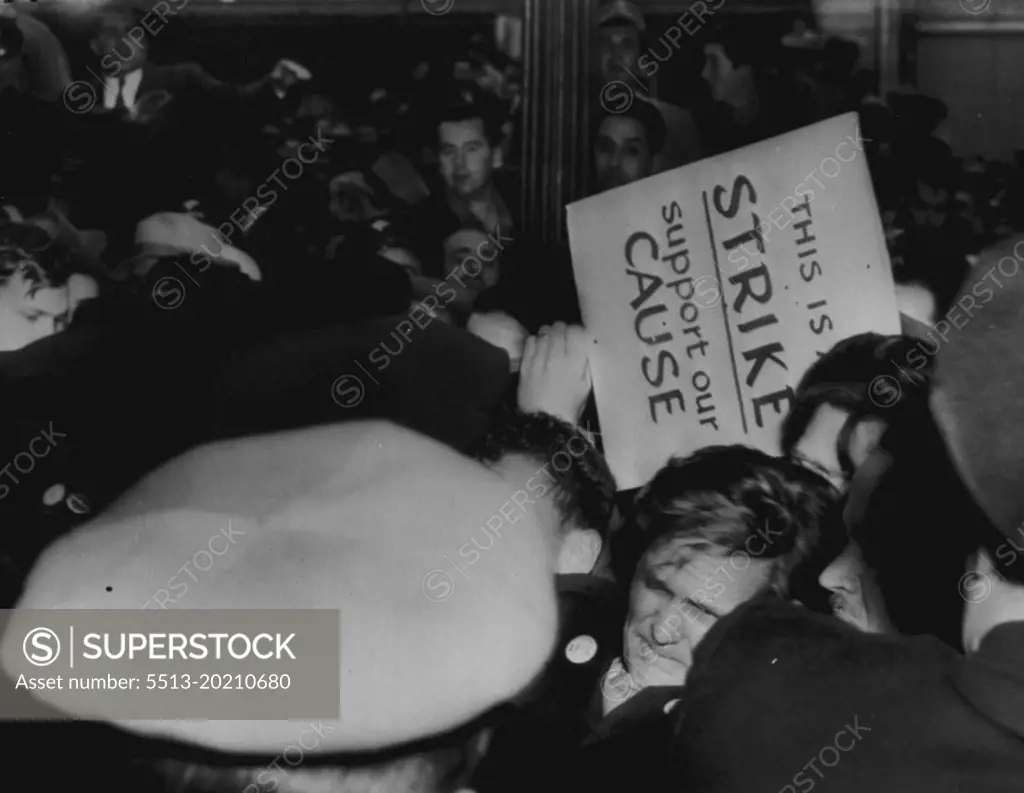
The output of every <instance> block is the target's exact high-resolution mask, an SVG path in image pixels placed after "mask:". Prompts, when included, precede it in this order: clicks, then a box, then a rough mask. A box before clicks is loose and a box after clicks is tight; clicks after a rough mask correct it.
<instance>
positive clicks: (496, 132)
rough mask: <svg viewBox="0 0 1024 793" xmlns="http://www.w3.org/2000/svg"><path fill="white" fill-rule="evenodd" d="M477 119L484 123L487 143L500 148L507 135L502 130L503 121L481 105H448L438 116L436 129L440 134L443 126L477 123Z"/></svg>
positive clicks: (465, 103)
mask: <svg viewBox="0 0 1024 793" xmlns="http://www.w3.org/2000/svg"><path fill="white" fill-rule="evenodd" d="M477 119H479V120H480V121H481V122H483V126H484V137H485V138H487V142H488V143H489V144H490V145H491V147H492V148H497V147H498V146H500V145H501V142H502V141H503V140H504V138H505V134H504V132H502V129H501V121H500V120H499V119H497V118H496V117H495V116H494V114H493V113H492V112H491V111H490V110H489V109H487V108H485V107H483V106H482V105H479V104H471V103H468V102H462V103H458V104H451V105H447V106H446V107H445V108H444V109H443V110H442V111H441V112H440V114H438V116H437V119H436V122H435V124H434V128H435V130H436V131H437V133H438V134H440V130H441V125H442V124H457V123H461V122H464V121H475V120H477Z"/></svg>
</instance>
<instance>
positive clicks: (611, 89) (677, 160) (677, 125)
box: [597, 0, 704, 173]
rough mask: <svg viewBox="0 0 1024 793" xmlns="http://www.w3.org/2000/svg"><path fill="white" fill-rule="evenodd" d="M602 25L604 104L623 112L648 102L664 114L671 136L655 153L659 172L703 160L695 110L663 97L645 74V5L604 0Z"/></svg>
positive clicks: (599, 19) (600, 49)
mask: <svg viewBox="0 0 1024 793" xmlns="http://www.w3.org/2000/svg"><path fill="white" fill-rule="evenodd" d="M597 24H598V66H599V75H600V78H601V81H602V86H601V88H600V92H601V93H600V98H601V105H602V107H604V108H605V109H606V110H610V111H612V112H622V111H625V110H626V109H628V108H629V107H631V106H633V105H635V104H637V103H644V104H646V105H648V106H650V107H653V108H654V109H656V110H657V111H658V112H659V113H660V114H661V116H662V118H663V120H664V124H665V128H666V130H667V134H666V135H665V139H664V142H663V145H662V146H661V147H660V148H659V149H658V150H657V151H656V152H655V156H654V173H660V172H661V171H667V170H671V169H672V168H678V167H679V166H680V165H686V164H687V163H691V162H696V161H697V160H699V159H701V157H702V156H703V153H704V152H703V147H702V146H701V140H700V133H699V131H698V129H697V122H696V121H695V119H694V117H693V114H692V113H691V112H689V111H688V110H684V109H683V108H681V107H677V106H676V105H672V104H669V103H668V102H663V101H661V100H660V99H658V98H657V90H656V86H655V85H654V79H653V78H647V77H645V76H644V74H643V71H642V70H641V69H640V67H639V64H638V61H639V59H640V53H641V47H642V45H643V38H644V33H645V31H646V30H647V23H646V21H645V19H644V15H643V12H641V10H640V7H639V6H638V5H637V4H636V3H634V2H629V1H628V0H614V2H608V3H605V4H604V5H602V6H601V7H600V8H599V9H598V11H597Z"/></svg>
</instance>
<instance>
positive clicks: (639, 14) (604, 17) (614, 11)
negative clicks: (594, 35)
mask: <svg viewBox="0 0 1024 793" xmlns="http://www.w3.org/2000/svg"><path fill="white" fill-rule="evenodd" d="M614 22H618V23H622V24H628V25H633V26H634V27H635V28H637V29H638V30H641V31H643V30H646V29H647V23H646V22H645V21H644V13H643V11H641V10H640V6H639V5H638V4H637V3H633V2H630V0H612V2H610V3H605V4H604V5H602V6H601V7H600V8H598V9H597V24H598V25H599V26H604V25H611V24H612V23H614Z"/></svg>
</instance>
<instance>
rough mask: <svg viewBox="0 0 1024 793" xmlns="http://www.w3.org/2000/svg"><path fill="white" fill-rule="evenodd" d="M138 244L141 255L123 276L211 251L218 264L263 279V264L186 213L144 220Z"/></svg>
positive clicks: (210, 254) (137, 229)
mask: <svg viewBox="0 0 1024 793" xmlns="http://www.w3.org/2000/svg"><path fill="white" fill-rule="evenodd" d="M135 244H136V245H137V246H138V248H139V253H138V255H136V256H135V257H133V258H132V259H131V260H129V262H127V263H125V264H123V265H121V267H120V268H118V269H119V271H121V272H122V273H123V272H124V271H125V270H126V269H132V270H134V269H135V268H136V267H139V266H142V265H143V264H144V263H145V262H147V261H151V260H153V259H156V258H159V257H161V256H169V255H174V254H182V253H184V254H189V255H191V254H194V253H202V254H203V255H207V252H209V259H210V260H211V261H212V262H213V263H215V264H219V265H222V266H229V267H234V268H236V269H238V270H240V271H241V272H242V274H243V275H246V276H248V277H249V278H250V279H251V280H253V281H260V280H262V278H263V276H262V273H261V272H260V268H259V265H257V264H256V261H255V260H254V259H253V258H252V257H251V256H250V255H249V254H247V253H245V251H241V250H239V249H238V248H235V247H234V246H232V245H228V244H227V243H226V242H225V240H224V238H223V237H222V236H221V235H220V233H219V232H218V231H217V230H216V229H215V228H213V226H208V225H206V224H205V223H203V222H202V221H201V220H199V219H198V218H197V217H196V216H195V215H191V214H188V213H186V212H158V213H157V214H155V215H150V216H149V217H148V218H146V219H145V220H142V221H141V222H140V223H139V225H138V226H137V227H136V229H135ZM204 247H205V249H206V250H205V251H204V250H203V249H204ZM214 251H216V255H214V253H213V252H214Z"/></svg>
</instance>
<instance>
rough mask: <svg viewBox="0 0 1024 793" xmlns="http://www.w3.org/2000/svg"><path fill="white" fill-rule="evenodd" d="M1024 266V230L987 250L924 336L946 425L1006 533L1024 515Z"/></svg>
mask: <svg viewBox="0 0 1024 793" xmlns="http://www.w3.org/2000/svg"><path fill="white" fill-rule="evenodd" d="M1022 265H1024V237H1015V238H1012V239H1010V240H1007V241H1005V242H1003V243H1001V244H999V245H997V246H995V247H993V248H991V249H989V250H987V251H985V252H983V253H982V254H981V256H980V258H979V260H978V262H977V264H976V265H975V266H974V267H973V268H972V271H971V273H970V275H969V276H968V277H967V280H966V282H965V284H964V286H963V288H962V289H961V291H960V295H959V296H958V298H957V300H956V301H955V302H954V304H953V307H952V308H951V309H950V310H949V311H948V312H947V313H946V315H945V316H944V317H941V318H940V319H939V320H938V322H936V326H937V327H936V330H935V331H934V332H932V334H931V337H930V339H929V340H928V341H927V342H922V344H923V345H924V352H925V354H932V353H934V354H936V355H937V373H936V377H937V381H936V385H935V390H934V394H933V397H932V404H933V408H934V410H935V414H936V419H937V421H938V422H939V426H940V428H941V429H942V432H943V434H944V435H945V437H946V440H947V443H948V445H949V447H950V450H951V452H952V454H953V457H954V459H955V461H956V463H957V466H958V468H959V470H960V473H961V475H962V476H963V478H964V480H965V482H966V483H967V485H968V487H969V488H970V489H971V491H972V493H973V495H974V497H975V499H976V500H977V501H978V503H979V504H980V505H981V507H982V508H983V509H984V510H985V512H986V513H987V515H988V517H989V518H990V520H992V522H993V523H994V524H995V526H996V528H998V529H999V531H1000V532H1002V533H1003V534H1006V535H1014V533H1015V532H1016V531H1017V528H1018V527H1019V526H1020V525H1021V521H1022V520H1024V345H1022V343H1021V340H1022V339H1024V273H1022V272H1021V269H1022ZM936 345H937V346H938V349H936ZM1018 542H1019V539H1018Z"/></svg>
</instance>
